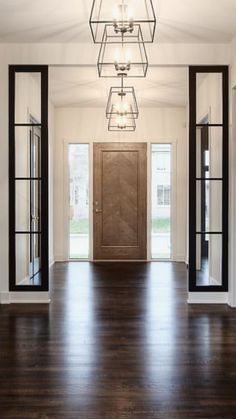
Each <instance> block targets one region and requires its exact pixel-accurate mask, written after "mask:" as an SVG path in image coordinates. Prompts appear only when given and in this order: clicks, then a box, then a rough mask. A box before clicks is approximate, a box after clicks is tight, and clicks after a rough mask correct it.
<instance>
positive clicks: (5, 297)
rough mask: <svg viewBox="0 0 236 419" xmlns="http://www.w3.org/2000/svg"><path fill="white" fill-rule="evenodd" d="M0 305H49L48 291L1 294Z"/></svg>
mask: <svg viewBox="0 0 236 419" xmlns="http://www.w3.org/2000/svg"><path fill="white" fill-rule="evenodd" d="M0 303H1V304H49V303H50V296H49V292H48V291H39V292H33V291H29V292H25V291H20V292H16V291H10V292H1V294H0Z"/></svg>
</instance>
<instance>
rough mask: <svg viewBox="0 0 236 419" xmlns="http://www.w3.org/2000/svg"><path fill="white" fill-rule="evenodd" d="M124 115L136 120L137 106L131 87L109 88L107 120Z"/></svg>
mask: <svg viewBox="0 0 236 419" xmlns="http://www.w3.org/2000/svg"><path fill="white" fill-rule="evenodd" d="M117 115H125V116H126V117H128V118H129V117H130V118H138V105H137V101H136V97H135V92H134V88H133V87H111V89H110V93H109V98H108V102H107V109H106V116H107V118H111V117H116V116H117Z"/></svg>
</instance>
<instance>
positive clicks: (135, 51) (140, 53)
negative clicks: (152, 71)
mask: <svg viewBox="0 0 236 419" xmlns="http://www.w3.org/2000/svg"><path fill="white" fill-rule="evenodd" d="M97 67H98V74H99V77H117V76H125V77H146V74H147V69H148V59H147V53H146V49H145V44H144V42H143V36H142V31H141V27H140V25H137V24H135V25H133V32H132V33H130V32H127V33H125V34H123V33H122V34H120V35H119V36H115V37H114V28H113V25H105V29H104V34H103V39H102V44H101V47H100V52H99V56H98V62H97Z"/></svg>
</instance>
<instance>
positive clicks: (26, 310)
mask: <svg viewBox="0 0 236 419" xmlns="http://www.w3.org/2000/svg"><path fill="white" fill-rule="evenodd" d="M186 283H187V274H186V269H185V265H184V264H182V263H178V264H177V263H95V264H92V263H86V262H83V263H57V264H55V265H54V267H53V268H52V269H51V297H52V302H51V304H50V305H49V306H47V305H31V304H30V305H20V304H14V305H9V306H0V319H1V328H0V418H1V419H47V418H50V419H54V418H55V419H62V418H65V419H104V418H105V419H141V418H142V419H154V418H155V419H159V418H160V419H161V418H168V419H169V418H170V419H171V418H173V419H174V418H180V419H182V418H183V419H185V418H213V417H214V418H235V417H236V413H235V412H236V356H235V353H236V311H235V310H233V309H231V308H229V307H228V306H223V305H222V306H219V305H200V306H188V305H187V302H186V301H187V292H186Z"/></svg>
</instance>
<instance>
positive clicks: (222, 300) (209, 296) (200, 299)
mask: <svg viewBox="0 0 236 419" xmlns="http://www.w3.org/2000/svg"><path fill="white" fill-rule="evenodd" d="M228 303H229V298H228V293H227V292H189V293H188V304H228Z"/></svg>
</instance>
